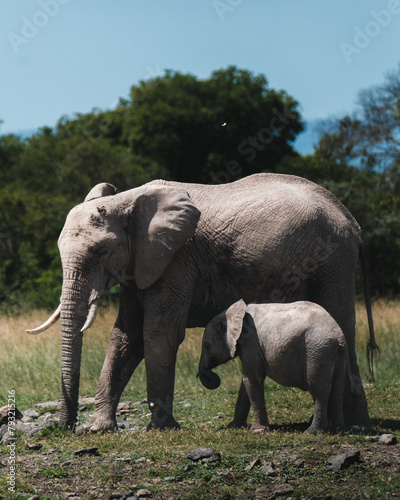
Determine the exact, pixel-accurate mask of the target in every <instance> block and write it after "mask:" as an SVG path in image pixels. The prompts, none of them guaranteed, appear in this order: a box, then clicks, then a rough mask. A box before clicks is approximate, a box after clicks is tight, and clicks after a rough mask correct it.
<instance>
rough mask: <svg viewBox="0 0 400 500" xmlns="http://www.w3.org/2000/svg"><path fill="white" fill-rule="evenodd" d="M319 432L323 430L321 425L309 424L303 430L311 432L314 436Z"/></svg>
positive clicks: (305, 432) (307, 432)
mask: <svg viewBox="0 0 400 500" xmlns="http://www.w3.org/2000/svg"><path fill="white" fill-rule="evenodd" d="M321 432H324V430H323V429H321V427H318V425H314V424H311V425H310V427H309V428H308V429H306V430H305V431H304V434H313V435H314V436H316V435H317V434H321Z"/></svg>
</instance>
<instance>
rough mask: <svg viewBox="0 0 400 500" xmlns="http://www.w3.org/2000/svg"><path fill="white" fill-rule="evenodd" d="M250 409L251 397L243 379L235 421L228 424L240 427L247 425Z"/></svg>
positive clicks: (232, 427) (230, 426)
mask: <svg viewBox="0 0 400 500" xmlns="http://www.w3.org/2000/svg"><path fill="white" fill-rule="evenodd" d="M249 411H250V399H249V396H248V394H247V391H246V388H245V386H244V384H243V381H242V383H241V384H240V389H239V394H238V398H237V401H236V406H235V415H234V417H233V421H232V422H230V423H229V424H228V428H229V429H238V428H241V427H246V422H247V417H248V415H249Z"/></svg>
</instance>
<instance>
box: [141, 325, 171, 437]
mask: <svg viewBox="0 0 400 500" xmlns="http://www.w3.org/2000/svg"><path fill="white" fill-rule="evenodd" d="M177 349H178V345H175V342H171V339H170V336H169V335H168V334H167V333H161V332H160V333H157V334H156V335H154V333H153V335H152V336H151V338H148V336H147V338H146V334H145V347H144V355H145V360H146V361H145V362H146V376H147V399H148V404H149V408H150V411H151V420H150V422H149V423H148V424H147V427H146V429H147V430H152V429H166V428H172V429H179V428H180V426H179V424H178V422H176V420H175V419H174V417H173V398H174V385H175V362H176V354H177Z"/></svg>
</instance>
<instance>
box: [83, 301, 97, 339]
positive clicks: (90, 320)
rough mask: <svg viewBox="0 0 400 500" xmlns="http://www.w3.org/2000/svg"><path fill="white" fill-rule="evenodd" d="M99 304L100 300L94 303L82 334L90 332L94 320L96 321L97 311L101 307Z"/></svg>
mask: <svg viewBox="0 0 400 500" xmlns="http://www.w3.org/2000/svg"><path fill="white" fill-rule="evenodd" d="M98 302H99V301H98V299H97V300H95V301H94V302H92V304H91V306H90V309H89V313H88V315H87V318H86V321H85V324H84V325H83V326H82V328H81V332H85V331H86V330H89V328H90V327H91V326H92V325H93V323H94V320H95V319H96V315H97V309H98V306H99V304H98Z"/></svg>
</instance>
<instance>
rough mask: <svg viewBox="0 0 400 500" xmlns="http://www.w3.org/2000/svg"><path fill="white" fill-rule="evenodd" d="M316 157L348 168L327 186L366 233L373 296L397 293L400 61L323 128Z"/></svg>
mask: <svg viewBox="0 0 400 500" xmlns="http://www.w3.org/2000/svg"><path fill="white" fill-rule="evenodd" d="M314 158H315V160H316V161H317V162H318V163H319V164H320V165H322V166H324V165H325V166H327V165H329V169H330V170H331V171H334V169H337V170H338V171H341V172H343V171H344V170H347V172H352V175H351V177H350V178H348V177H346V176H345V177H344V178H343V179H341V180H338V179H336V181H335V182H332V176H331V177H330V180H329V182H328V183H327V187H329V188H330V190H331V191H332V192H333V193H335V194H336V195H337V196H338V197H339V198H340V199H341V201H342V202H343V203H344V204H345V205H346V206H347V207H348V208H349V209H350V211H351V212H352V213H353V215H354V216H355V217H356V218H357V220H358V221H359V223H360V224H361V226H362V227H363V229H364V232H365V234H366V236H367V240H368V244H369V248H370V255H371V269H372V285H373V291H374V293H375V294H380V295H388V294H398V293H399V292H400V259H399V255H400V222H399V221H400V65H399V67H398V69H397V70H396V71H393V72H390V73H389V74H388V75H386V78H385V81H384V83H383V84H382V85H378V86H374V87H371V88H368V89H365V90H362V91H361V92H360V93H359V96H358V109H357V111H356V112H355V113H354V114H353V116H345V117H343V118H340V119H335V120H330V121H328V122H326V123H325V124H324V126H323V130H322V134H321V139H320V141H319V143H318V145H317V147H316V150H315V154H314Z"/></svg>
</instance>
